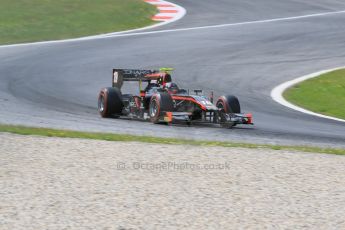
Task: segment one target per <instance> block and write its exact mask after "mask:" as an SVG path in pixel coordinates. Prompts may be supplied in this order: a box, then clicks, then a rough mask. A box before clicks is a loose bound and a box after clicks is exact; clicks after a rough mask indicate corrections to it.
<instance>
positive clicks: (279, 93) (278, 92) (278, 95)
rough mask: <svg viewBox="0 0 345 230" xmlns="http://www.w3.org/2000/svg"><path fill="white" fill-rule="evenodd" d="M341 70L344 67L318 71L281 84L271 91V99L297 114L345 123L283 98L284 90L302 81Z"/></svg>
mask: <svg viewBox="0 0 345 230" xmlns="http://www.w3.org/2000/svg"><path fill="white" fill-rule="evenodd" d="M343 68H345V66H343V67H338V68H334V69H328V70H322V71H319V72H316V73H312V74H308V75H306V76H303V77H299V78H296V79H294V80H291V81H287V82H284V83H283V84H280V85H278V86H277V87H275V88H274V89H273V90H272V91H271V97H272V98H273V100H275V101H276V102H278V103H279V104H281V105H283V106H286V107H288V108H290V109H293V110H297V111H299V112H302V113H306V114H309V115H313V116H317V117H322V118H326V119H331V120H334V121H340V122H345V120H343V119H340V118H336V117H331V116H326V115H323V114H319V113H315V112H312V111H309V110H306V109H304V108H301V107H298V106H296V105H294V104H292V103H290V102H288V101H287V100H285V98H284V97H283V93H284V91H285V90H286V89H288V88H290V87H291V86H293V85H296V84H298V83H300V82H302V81H305V80H308V79H311V78H314V77H318V76H320V75H322V74H325V73H329V72H332V71H335V70H339V69H343Z"/></svg>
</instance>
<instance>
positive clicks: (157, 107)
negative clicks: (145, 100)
mask: <svg viewBox="0 0 345 230" xmlns="http://www.w3.org/2000/svg"><path fill="white" fill-rule="evenodd" d="M173 109H174V104H173V100H172V98H171V96H170V95H169V94H167V93H160V94H155V95H153V96H152V97H151V100H150V105H149V116H150V120H151V122H152V123H154V124H157V123H167V122H160V116H161V113H162V112H172V111H173Z"/></svg>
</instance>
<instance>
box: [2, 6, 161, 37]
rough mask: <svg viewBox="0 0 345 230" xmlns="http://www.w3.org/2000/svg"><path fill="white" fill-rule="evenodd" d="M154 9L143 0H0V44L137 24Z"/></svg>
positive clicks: (147, 22)
mask: <svg viewBox="0 0 345 230" xmlns="http://www.w3.org/2000/svg"><path fill="white" fill-rule="evenodd" d="M155 13H156V8H155V7H154V6H152V5H150V4H147V3H145V2H143V1H142V0H0V44H9V43H23V42H33V41H43V40H56V39H66V38H74V37H82V36H87V35H95V34H101V33H108V32H114V31H121V30H128V29H133V28H139V27H143V26H147V25H150V24H153V21H152V20H151V16H152V15H154V14H155Z"/></svg>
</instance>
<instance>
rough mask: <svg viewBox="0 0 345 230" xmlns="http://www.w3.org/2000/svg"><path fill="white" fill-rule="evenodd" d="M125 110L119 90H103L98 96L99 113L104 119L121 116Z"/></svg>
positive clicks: (109, 88) (110, 88)
mask: <svg viewBox="0 0 345 230" xmlns="http://www.w3.org/2000/svg"><path fill="white" fill-rule="evenodd" d="M122 109H123V102H122V94H121V91H120V90H119V89H118V88H112V87H108V88H103V89H102V90H101V91H100V92H99V96H98V112H99V113H100V114H101V116H102V117H112V116H116V115H117V116H118V115H120V114H121V112H122Z"/></svg>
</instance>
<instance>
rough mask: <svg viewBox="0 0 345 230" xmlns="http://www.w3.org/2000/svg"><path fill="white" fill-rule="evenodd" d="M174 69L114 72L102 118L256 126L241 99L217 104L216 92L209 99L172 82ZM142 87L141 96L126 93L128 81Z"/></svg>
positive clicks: (102, 98)
mask: <svg viewBox="0 0 345 230" xmlns="http://www.w3.org/2000/svg"><path fill="white" fill-rule="evenodd" d="M171 71H172V69H171V68H161V69H160V70H135V69H113V77H112V87H107V88H103V89H102V90H101V91H100V93H99V97H98V111H99V113H100V115H101V116H102V117H116V118H118V117H127V118H132V119H140V120H150V121H151V122H153V123H167V124H169V123H172V122H185V123H187V124H189V125H190V124H192V123H198V122H203V123H212V124H220V125H221V126H222V127H225V128H231V127H233V126H235V125H237V124H253V121H252V115H251V114H243V113H241V107H240V103H239V101H238V99H237V97H235V96H233V95H225V96H221V97H219V98H218V100H217V101H216V103H215V104H214V103H213V92H212V93H211V94H210V95H209V96H208V97H207V96H204V95H203V92H202V90H194V91H193V92H192V93H190V92H189V90H185V89H180V88H179V87H178V86H177V85H176V84H175V83H173V82H172V78H171ZM126 81H135V82H138V84H139V94H138V95H133V94H123V93H122V92H121V88H122V85H123V83H124V82H126Z"/></svg>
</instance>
